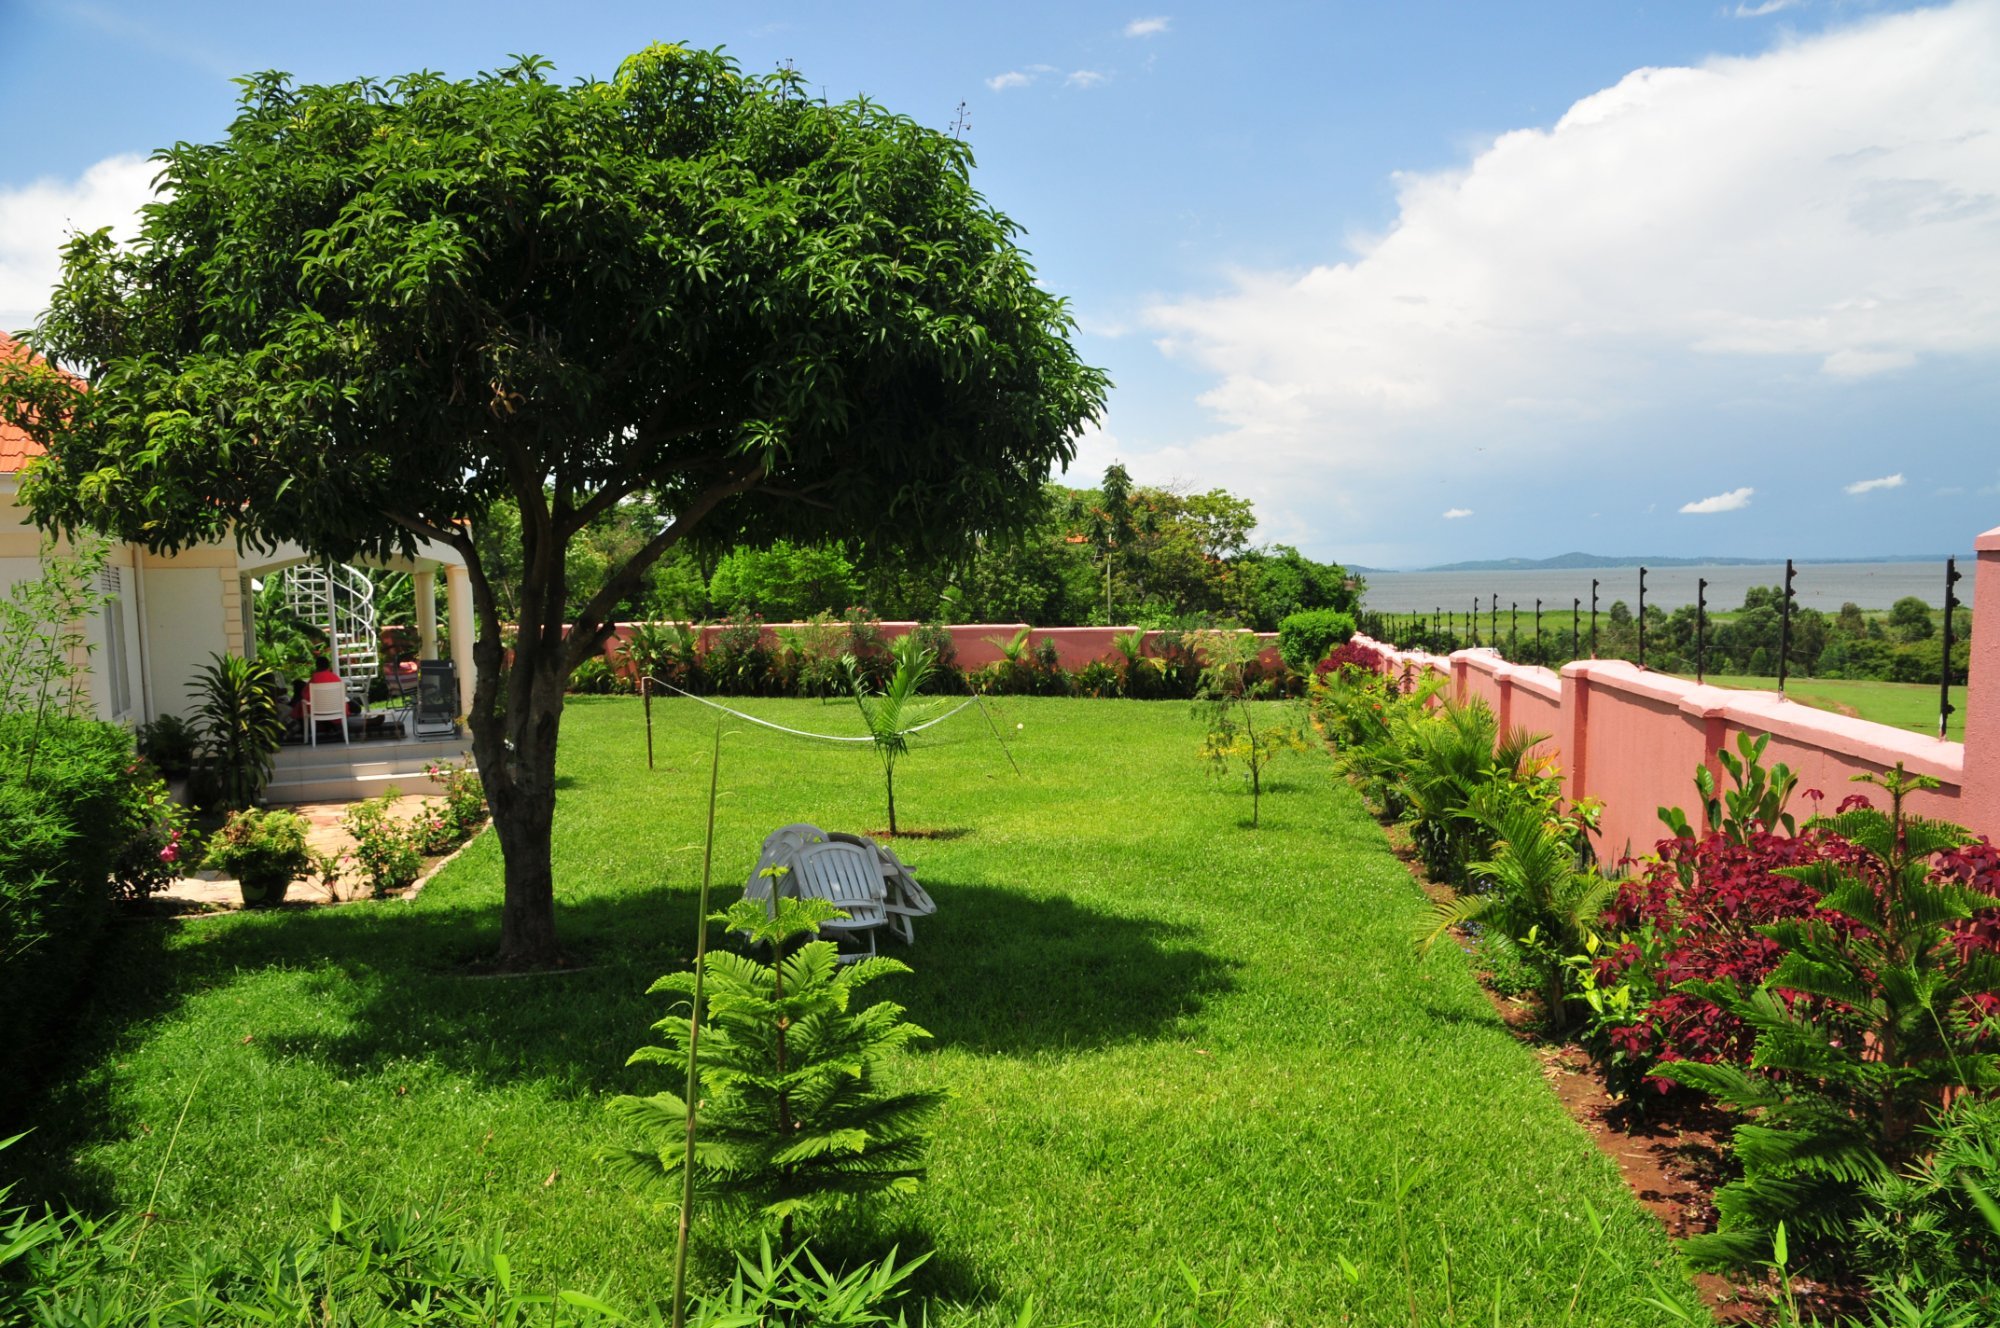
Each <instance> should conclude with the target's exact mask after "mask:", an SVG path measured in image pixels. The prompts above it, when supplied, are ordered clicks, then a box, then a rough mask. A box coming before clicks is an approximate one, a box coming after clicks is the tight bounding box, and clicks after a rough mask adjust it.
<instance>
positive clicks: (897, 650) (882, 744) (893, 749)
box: [841, 633, 1025, 835]
mask: <svg viewBox="0 0 2000 1328" xmlns="http://www.w3.org/2000/svg"><path fill="white" fill-rule="evenodd" d="M1023 635H1025V633H1023ZM889 658H890V660H891V662H892V663H893V664H894V669H893V671H892V672H891V673H890V674H889V680H888V682H887V684H886V685H884V687H883V689H882V690H881V691H880V692H878V693H876V694H874V695H872V696H871V695H870V694H869V693H868V692H867V691H866V690H865V688H864V687H863V685H862V681H861V667H860V664H859V663H858V662H857V661H856V660H855V658H854V657H853V656H852V655H849V656H848V657H847V658H845V659H843V660H842V661H841V665H842V668H843V669H844V670H845V671H846V673H847V684H848V688H849V690H851V691H852V692H853V693H854V703H855V705H857V706H859V707H860V708H861V718H862V720H863V722H864V723H866V724H867V725H868V736H869V737H870V738H872V739H874V742H875V754H876V756H878V757H880V758H881V761H882V782H883V784H884V786H885V787H886V788H887V789H888V792H889V833H890V834H892V835H893V834H895V833H896V762H897V760H898V759H899V758H900V757H901V756H902V755H903V754H904V753H905V752H907V751H909V750H910V731H911V730H912V729H914V728H915V727H916V726H917V725H919V724H921V723H922V722H923V721H924V720H925V719H927V718H929V716H930V712H931V711H932V710H934V709H936V703H935V702H920V701H918V700H917V693H919V692H920V691H922V690H923V686H924V684H925V683H926V682H928V681H929V680H930V676H931V672H932V670H933V669H934V668H935V667H936V662H937V657H936V656H935V655H933V654H932V653H931V650H930V647H929V646H927V645H925V644H924V643H923V642H922V641H920V640H918V639H917V636H916V634H915V633H909V634H907V635H905V636H903V637H901V638H899V639H898V640H897V641H896V643H895V644H894V645H893V646H891V647H890V648H889Z"/></svg>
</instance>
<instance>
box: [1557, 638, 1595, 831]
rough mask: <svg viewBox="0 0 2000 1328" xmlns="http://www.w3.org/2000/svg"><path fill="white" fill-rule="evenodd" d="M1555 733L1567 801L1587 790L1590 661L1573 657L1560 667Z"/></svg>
mask: <svg viewBox="0 0 2000 1328" xmlns="http://www.w3.org/2000/svg"><path fill="white" fill-rule="evenodd" d="M1557 737H1558V738H1559V739H1560V741H1561V743H1562V753H1563V763H1564V764H1565V765H1566V766H1567V767H1568V770H1567V771H1566V772H1565V773H1566V774H1567V775H1568V776H1569V778H1568V790H1567V791H1568V794H1569V797H1570V800H1571V801H1575V800H1576V799H1578V798H1582V797H1587V796H1589V793H1590V783H1589V774H1588V771H1587V770H1586V768H1585V767H1586V766H1587V765H1588V762H1587V761H1586V760H1585V758H1586V757H1587V756H1588V755H1589V753H1590V665H1589V664H1588V663H1586V662H1583V661H1577V662H1574V663H1570V664H1565V665H1563V669H1562V722H1561V725H1560V732H1559V733H1558V734H1557Z"/></svg>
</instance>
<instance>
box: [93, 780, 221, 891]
mask: <svg viewBox="0 0 2000 1328" xmlns="http://www.w3.org/2000/svg"><path fill="white" fill-rule="evenodd" d="M128 790H129V792H128V797H127V801H126V807H125V821H124V835H123V842H122V843H121V844H120V846H119V849H118V856H117V858H116V859H115V860H114V861H113V862H112V866H111V877H112V884H113V887H114V890H115V892H116V894H117V896H118V897H119V898H120V899H150V898H151V897H152V896H154V895H156V894H158V893H159V892H160V891H162V890H164V889H166V888H167V887H168V886H169V885H172V884H173V883H174V882H175V881H177V880H179V879H180V878H181V877H183V876H185V875H187V873H188V870H189V869H190V867H191V866H192V864H194V863H195V862H197V861H199V860H200V857H201V852H200V844H201V837H200V835H199V834H198V833H197V832H196V831H195V828H194V818H193V817H192V816H191V815H189V813H188V810H187V808H185V807H183V806H181V805H180V804H178V803H176V802H175V801H174V800H173V796H172V794H171V793H170V792H169V791H168V789H167V785H166V781H164V780H162V779H159V778H158V777H156V776H154V775H153V774H152V773H151V771H150V768H149V767H148V766H146V765H144V764H141V765H139V766H137V767H135V768H134V769H133V771H132V773H131V775H130V777H129V779H128Z"/></svg>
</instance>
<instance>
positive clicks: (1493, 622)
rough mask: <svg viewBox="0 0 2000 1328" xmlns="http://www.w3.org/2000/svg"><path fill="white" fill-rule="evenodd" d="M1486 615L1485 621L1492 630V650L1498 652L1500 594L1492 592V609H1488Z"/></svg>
mask: <svg viewBox="0 0 2000 1328" xmlns="http://www.w3.org/2000/svg"><path fill="white" fill-rule="evenodd" d="M1487 613H1488V614H1489V615H1490V616H1489V617H1488V618H1487V619H1486V621H1487V623H1488V625H1489V626H1490V627H1491V628H1492V633H1493V648H1494V649H1495V650H1498V649H1500V592H1499V591H1497V590H1496V591H1494V592H1493V607H1492V608H1491V609H1488V610H1487Z"/></svg>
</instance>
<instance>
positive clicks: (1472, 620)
mask: <svg viewBox="0 0 2000 1328" xmlns="http://www.w3.org/2000/svg"><path fill="white" fill-rule="evenodd" d="M1465 634H1466V635H1467V636H1469V637H1471V638H1472V644H1473V645H1474V646H1475V647H1476V646H1478V644H1479V596H1477V595H1474V596H1473V597H1472V612H1471V613H1469V614H1467V615H1466V619H1465Z"/></svg>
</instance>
